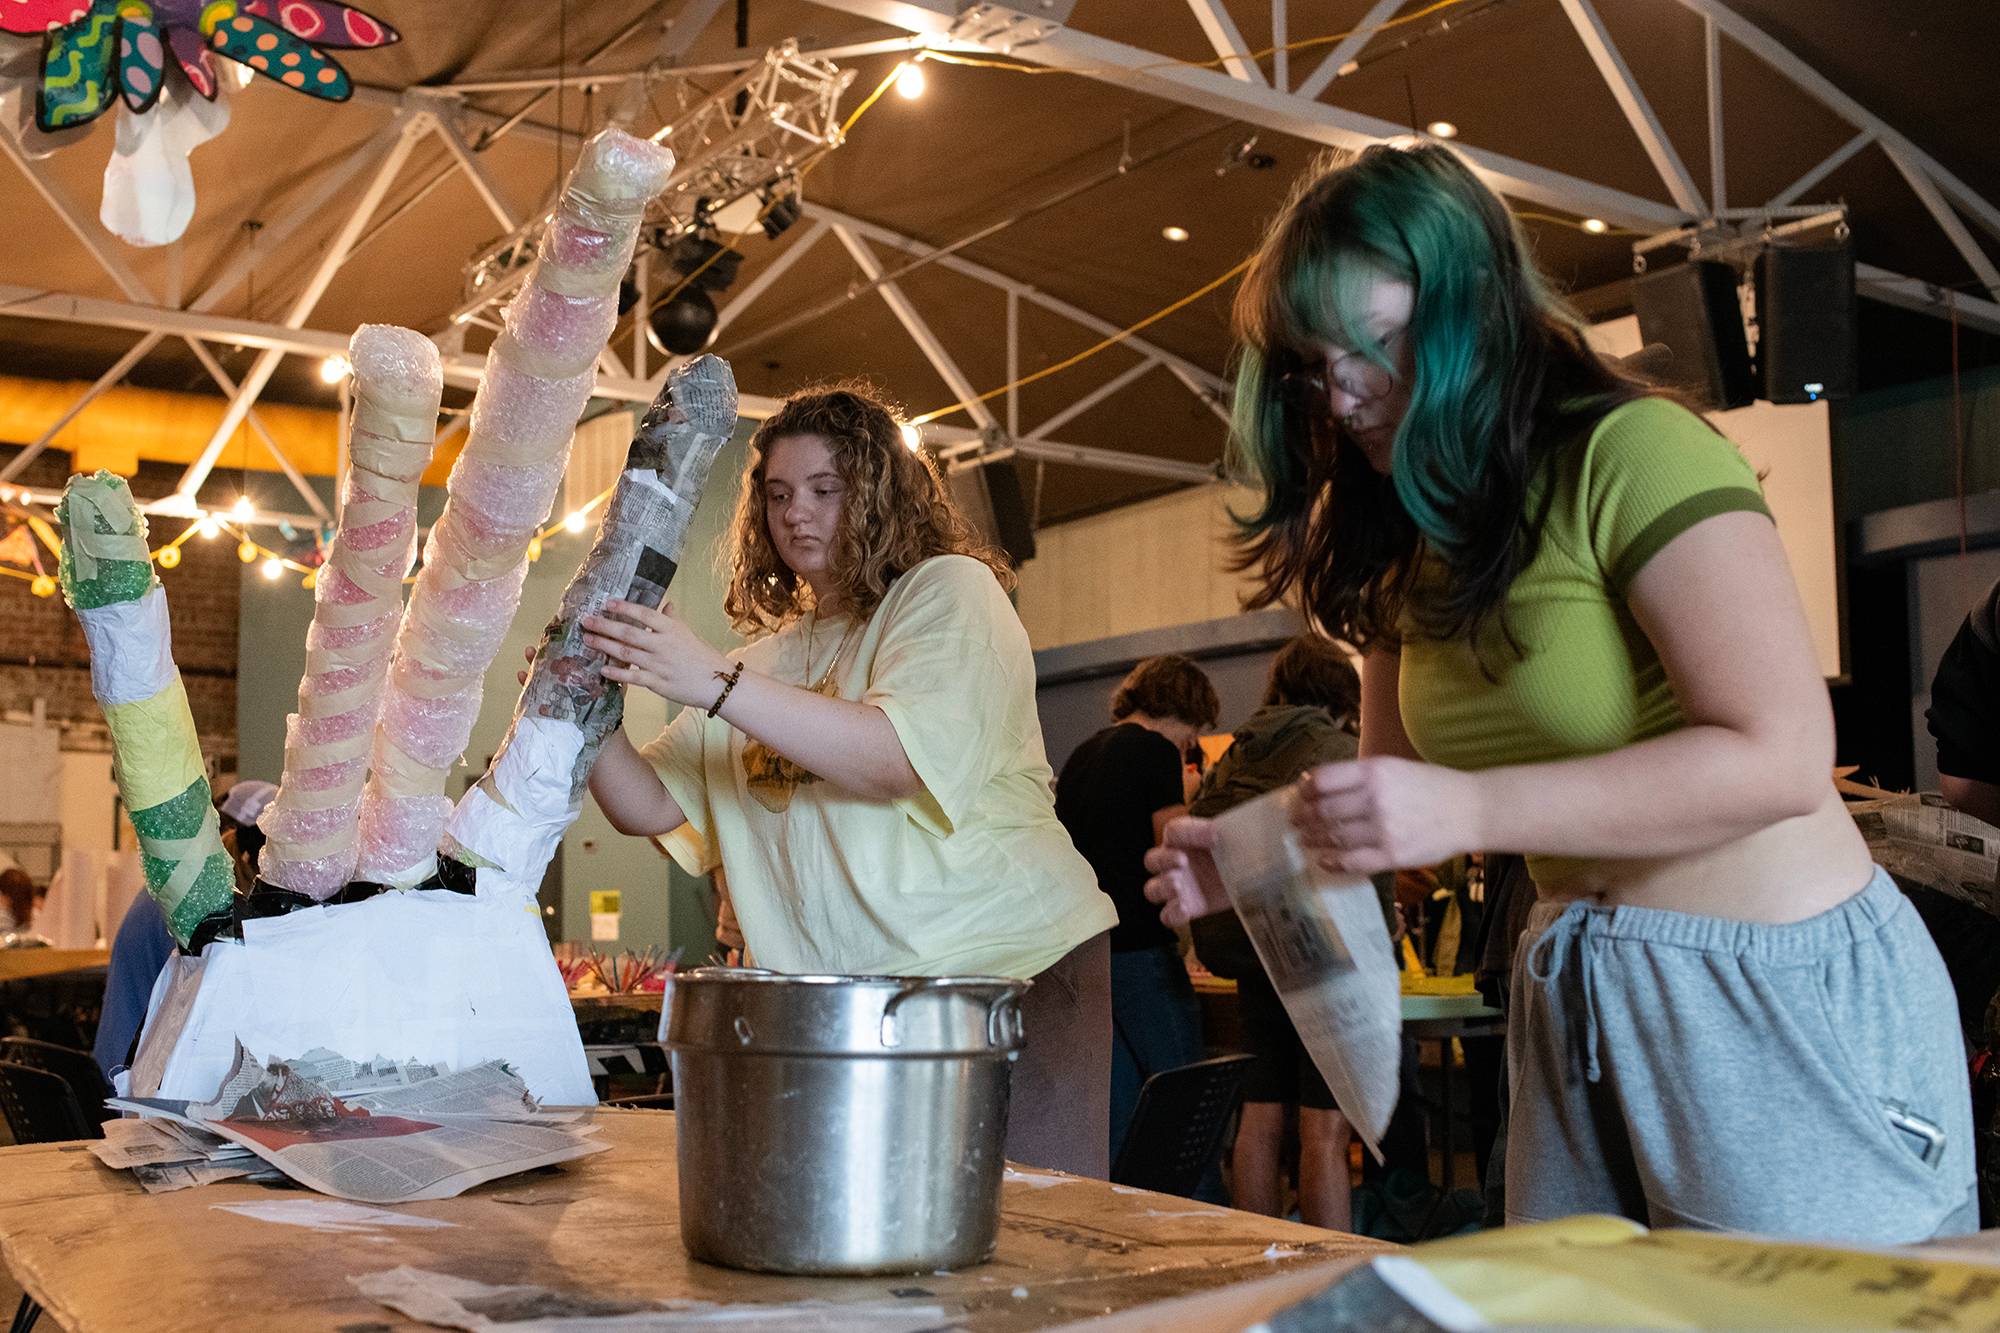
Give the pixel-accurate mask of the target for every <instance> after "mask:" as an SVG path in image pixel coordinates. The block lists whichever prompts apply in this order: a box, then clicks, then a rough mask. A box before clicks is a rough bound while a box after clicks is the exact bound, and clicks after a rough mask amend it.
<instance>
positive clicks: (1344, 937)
mask: <svg viewBox="0 0 2000 1333" xmlns="http://www.w3.org/2000/svg"><path fill="white" fill-rule="evenodd" d="M1296 800H1297V797H1296V795H1295V794H1294V793H1293V792H1292V791H1291V789H1290V788H1281V789H1280V790H1278V791H1274V792H1271V793H1269V794H1268V795H1264V796H1260V797H1258V798H1257V799H1256V800H1254V801H1247V802H1245V803H1244V804H1242V805H1239V806H1237V807H1235V808H1234V809H1232V810H1229V811H1227V812H1225V813H1223V814H1221V815H1218V816H1216V820H1215V866H1216V869H1217V871H1219V872H1220V874H1221V876H1222V882H1223V884H1224V886H1225V887H1226V888H1227V889H1228V890H1229V902H1230V905H1231V906H1232V907H1234V908H1235V909H1236V914H1237V916H1239V917H1241V918H1242V921H1243V928H1244V930H1245V931H1246V932H1247V933H1248V934H1249V936H1250V942H1251V944H1253V945H1254V946H1256V949H1257V957H1258V959H1259V961H1261V962H1262V963H1263V965H1264V971H1265V972H1266V973H1268V974H1269V975H1270V978H1271V984H1272V986H1273V987H1274V988H1275V989H1276V990H1277V992H1278V997H1279V999H1281V1000H1282V1001H1284V1005H1285V1012H1286V1014H1288V1015H1289V1016H1290V1017H1291V1020H1292V1025H1293V1026H1294V1027H1296V1028H1297V1029H1298V1031H1299V1040H1300V1041H1302V1042H1304V1043H1305V1048H1306V1052H1307V1053H1308V1054H1309V1055H1311V1056H1312V1060H1313V1064H1314V1066H1315V1067H1316V1068H1318V1070H1319V1072H1320V1075H1321V1077H1323V1078H1325V1079H1326V1085H1327V1088H1328V1089H1329V1090H1330V1091H1331V1092H1332V1093H1333V1096H1334V1100H1335V1101H1337V1102H1339V1103H1340V1111H1341V1114H1342V1115H1344V1116H1345V1117H1346V1118H1347V1120H1348V1123H1350V1124H1352V1125H1353V1126H1354V1132H1355V1133H1356V1134H1358V1135H1360V1136H1361V1141H1362V1142H1363V1143H1365V1144H1367V1145H1368V1150H1369V1151H1370V1152H1372V1153H1374V1154H1375V1160H1377V1161H1381V1160H1382V1149H1381V1139H1382V1135H1383V1133H1384V1132H1385V1131H1386V1130H1387V1129H1388V1127H1389V1117H1390V1116H1391V1115H1392V1114H1394V1112H1395V1110H1396V1098H1397V1095H1398V1093H1399V1092H1400V1091H1401V1079H1400V1074H1401V1069H1402V1058H1403V1045H1402V1033H1403V1007H1402V991H1401V986H1400V981H1399V978H1398V977H1397V974H1396V954H1395V949H1394V946H1393V945H1392V944H1391V943H1390V940H1389V929H1388V926H1387V925H1386V923H1384V921H1383V919H1382V907H1381V902H1380V899H1379V898H1378V897H1377V895H1376V893H1375V886H1374V885H1373V884H1372V883H1370V882H1369V880H1368V879H1367V878H1366V877H1363V876H1355V877H1352V878H1348V879H1341V878H1339V877H1337V876H1334V875H1331V874H1329V873H1327V872H1326V871H1324V870H1322V869H1320V868H1319V865H1318V863H1317V862H1316V861H1314V860H1313V858H1312V857H1311V856H1310V855H1309V854H1308V853H1307V852H1306V849H1305V848H1304V847H1302V846H1301V845H1300V843H1299V835H1298V830H1297V829H1295V828H1293V827H1292V819H1291V810H1292V805H1293V803H1294V802H1295V801H1296Z"/></svg>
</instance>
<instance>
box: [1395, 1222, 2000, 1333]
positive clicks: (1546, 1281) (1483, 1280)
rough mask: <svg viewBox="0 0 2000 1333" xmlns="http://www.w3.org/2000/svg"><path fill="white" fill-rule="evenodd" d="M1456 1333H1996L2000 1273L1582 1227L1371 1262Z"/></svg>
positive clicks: (1616, 1225) (1954, 1261)
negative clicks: (1856, 1332) (1632, 1332)
mask: <svg viewBox="0 0 2000 1333" xmlns="http://www.w3.org/2000/svg"><path fill="white" fill-rule="evenodd" d="M1374 1267H1375V1270H1376V1272H1377V1273H1378V1274H1379V1275H1380V1276H1381V1277H1382V1279H1383V1280H1384V1281H1385V1282H1387V1283H1388V1284H1389V1285H1390V1286H1391V1287H1393V1288H1394V1289H1395V1290H1396V1292H1397V1294H1399V1295H1401V1296H1402V1297H1403V1299H1405V1300H1407V1301H1409V1302H1410V1303H1411V1304H1412V1305H1414V1306H1416V1307H1417V1308H1418V1309H1419V1310H1420V1311H1422V1312H1423V1313H1424V1315H1425V1316H1427V1317H1428V1318H1430V1319H1432V1320H1433V1321H1435V1322H1436V1323H1438V1324H1440V1325H1442V1326H1443V1327H1445V1328H1447V1329H1454V1330H1456V1329H1477V1328H1491V1327H1496V1326H1499V1327H1531V1328H1545V1327H1550V1326H1555V1325H1565V1326H1571V1327H1610V1328H1630V1329H1684V1328H1765V1329H1875V1328H1923V1329H1933V1330H1940V1331H1941V1333H1942V1331H1945V1330H1958V1329H1965V1330H1971V1329H1990V1328H1992V1327H1994V1326H1995V1324H1996V1322H2000V1263H1995V1264H1980V1263H1976V1262H1968V1261H1966V1260H1964V1259H1961V1258H1957V1257H1952V1258H1935V1259H1934V1258H1931V1257H1929V1256H1928V1255H1926V1254H1925V1253H1924V1252H1923V1250H1921V1249H1909V1250H1863V1249H1842V1248H1839V1247H1835V1246H1825V1245H1813V1244H1805V1243H1796V1242H1788V1241H1776V1240H1766V1239H1764V1238H1762V1237H1758V1236H1745V1235H1732V1234H1729V1233H1726V1232H1713V1231H1648V1230H1647V1229H1646V1228H1645V1227H1643V1226H1641V1225H1639V1224H1638V1223H1637V1222H1632V1221H1629V1220H1627V1219H1625V1218H1622V1217H1572V1218H1567V1219H1564V1220H1563V1221H1560V1222H1544V1223H1541V1224H1538V1225H1535V1226H1525V1227H1508V1228H1506V1229H1504V1230H1501V1231H1487V1232H1481V1233H1478V1234H1475V1235H1471V1236H1461V1237H1456V1238H1454V1239H1451V1240H1443V1241H1436V1242H1433V1243H1431V1244H1429V1245H1420V1246H1418V1247H1416V1248H1415V1249H1414V1250H1411V1251H1410V1252H1409V1253H1407V1254H1400V1255H1386V1256H1382V1257H1379V1258H1377V1259H1376V1260H1374Z"/></svg>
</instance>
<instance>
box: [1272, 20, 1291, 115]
mask: <svg viewBox="0 0 2000 1333" xmlns="http://www.w3.org/2000/svg"><path fill="white" fill-rule="evenodd" d="M1285 8H1286V6H1285V0H1271V86H1272V87H1274V88H1276V89H1277V90H1278V91H1279V92H1284V91H1285V90H1286V89H1287V88H1290V87H1291V86H1292V53H1291V52H1290V51H1288V50H1286V49H1285V48H1286V47H1287V46H1288V45H1289V44H1290V42H1291V34H1290V33H1289V32H1288V31H1287V28H1288V27H1289V26H1290V16H1289V15H1288V14H1287V13H1286V12H1285Z"/></svg>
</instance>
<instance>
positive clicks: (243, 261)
mask: <svg viewBox="0 0 2000 1333" xmlns="http://www.w3.org/2000/svg"><path fill="white" fill-rule="evenodd" d="M401 133H402V127H401V126H400V125H399V124H398V123H397V122H396V121H395V120H394V119H391V120H389V121H386V122H385V123H384V124H383V126H382V128H381V129H379V130H377V131H376V132H375V133H374V134H373V135H372V136H370V137H369V138H368V139H367V140H365V141H363V142H362V143H360V144H357V145H355V147H354V148H353V150H352V151H350V152H349V153H347V154H346V155H345V156H344V157H343V158H342V159H341V160H340V161H339V162H337V163H336V164H334V166H333V167H332V168H331V169H330V170H328V171H326V172H325V173H323V174H322V175H321V177H320V179H319V181H318V182H317V183H315V184H314V186H313V187H312V189H311V190H310V191H308V192H307V193H306V195H305V197H304V198H302V199H300V200H299V201H298V202H297V203H296V204H293V205H292V207H291V210H290V211H289V212H287V213H286V214H285V215H284V216H283V217H282V218H279V219H278V220H277V221H276V222H269V223H266V224H265V225H264V227H263V229H262V230H260V231H258V232H257V233H256V235H255V236H253V237H252V238H251V240H250V243H249V244H248V245H241V246H237V247H236V250H235V257H234V258H233V259H231V260H230V262H229V266H228V267H227V268H224V269H223V270H222V272H221V273H220V274H218V275H217V276H216V278H215V280H214V281H213V282H211V283H209V284H208V286H207V287H206V288H204V289H203V291H202V294H201V295H200V296H197V297H196V298H195V299H194V302H193V303H192V304H191V305H189V306H188V309H190V310H195V311H208V310H213V309H215V308H216V307H217V306H219V305H221V304H222V303H223V302H224V301H226V300H227V299H229V294H230V293H231V292H233V291H235V290H236V289H237V288H238V287H240V286H241V285H242V284H243V280H244V279H245V278H247V277H249V276H250V274H251V273H252V272H253V271H255V269H256V267H257V265H258V264H260V263H262V262H263V261H265V260H268V259H270V258H271V257H272V256H274V255H275V254H277V252H278V250H279V248H280V247H281V246H283V245H284V244H285V242H286V241H289V240H290V239H291V238H292V234H293V233H294V232H296V231H298V229H299V228H300V227H301V226H303V225H304V224H306V223H308V222H314V221H317V220H319V219H321V218H324V217H325V216H326V209H327V205H328V204H330V203H332V202H333V200H334V199H335V197H337V196H338V195H339V194H340V193H341V192H342V191H343V190H345V189H346V188H347V185H348V182H349V181H351V180H353V179H354V178H355V177H356V176H357V175H359V174H360V173H361V170H362V169H363V168H364V167H366V166H368V165H369V164H370V163H372V162H376V161H379V160H380V158H381V155H382V154H383V153H385V152H387V151H388V150H389V149H390V147H391V146H392V145H393V144H394V143H395V141H396V137H397V136H398V135H399V134H401Z"/></svg>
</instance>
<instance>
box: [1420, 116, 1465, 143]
mask: <svg viewBox="0 0 2000 1333" xmlns="http://www.w3.org/2000/svg"><path fill="white" fill-rule="evenodd" d="M1424 128H1425V129H1426V130H1428V131H1430V136H1431V137H1432V138H1433V139H1456V138H1457V137H1458V126H1456V125H1454V124H1452V123H1451V122H1450V121H1448V120H1434V121H1432V122H1431V123H1430V124H1428V125H1426V126H1424Z"/></svg>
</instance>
